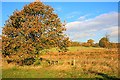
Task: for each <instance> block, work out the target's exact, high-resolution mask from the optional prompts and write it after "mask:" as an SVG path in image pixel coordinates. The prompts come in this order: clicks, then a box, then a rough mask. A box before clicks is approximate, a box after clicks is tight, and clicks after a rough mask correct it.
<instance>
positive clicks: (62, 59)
mask: <svg viewBox="0 0 120 80" xmlns="http://www.w3.org/2000/svg"><path fill="white" fill-rule="evenodd" d="M39 58H40V60H38V62H36V63H35V64H36V65H30V66H25V65H24V66H18V65H15V64H12V63H11V64H8V63H6V62H5V61H4V60H3V65H2V77H3V78H106V79H113V78H119V77H120V76H119V75H118V69H119V67H118V61H119V60H118V49H117V48H112V49H105V48H95V47H69V48H68V51H67V52H57V50H56V49H55V48H53V49H50V50H49V51H48V52H47V53H46V54H45V53H43V54H41V55H40V56H39Z"/></svg>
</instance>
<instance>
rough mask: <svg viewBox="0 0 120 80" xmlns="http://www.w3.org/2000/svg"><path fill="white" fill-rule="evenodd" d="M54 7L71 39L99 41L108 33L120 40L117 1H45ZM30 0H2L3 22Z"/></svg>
mask: <svg viewBox="0 0 120 80" xmlns="http://www.w3.org/2000/svg"><path fill="white" fill-rule="evenodd" d="M44 3H45V4H47V5H50V6H52V7H53V8H54V10H55V13H57V14H58V16H59V18H60V19H61V21H62V22H63V21H64V20H65V21H66V28H67V31H66V32H65V33H66V34H67V35H68V36H69V37H70V39H71V40H73V41H79V42H86V41H87V40H88V39H94V40H95V42H98V41H99V39H100V38H102V37H103V36H105V34H106V33H108V34H110V40H111V41H112V42H117V41H118V36H117V34H118V29H117V28H118V26H117V17H118V16H117V14H118V3H117V2H44ZM26 4H29V3H28V2H2V24H1V25H0V26H4V24H5V21H6V20H7V19H8V18H9V16H10V15H11V14H12V13H13V11H14V10H16V9H17V10H21V9H22V8H23V6H24V5H26Z"/></svg>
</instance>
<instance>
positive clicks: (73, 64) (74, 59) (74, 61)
mask: <svg viewBox="0 0 120 80" xmlns="http://www.w3.org/2000/svg"><path fill="white" fill-rule="evenodd" d="M73 65H74V66H75V57H74V61H73Z"/></svg>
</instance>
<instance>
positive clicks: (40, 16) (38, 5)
mask: <svg viewBox="0 0 120 80" xmlns="http://www.w3.org/2000/svg"><path fill="white" fill-rule="evenodd" d="M65 30H66V29H65V26H64V25H63V24H62V22H61V21H60V18H59V17H58V15H57V14H55V13H54V9H53V8H52V7H50V6H48V5H45V4H43V3H42V2H32V3H30V4H28V5H25V6H24V8H23V9H22V10H20V11H18V10H16V11H14V12H13V14H12V15H11V16H10V17H9V19H8V20H7V21H6V24H5V26H4V28H3V33H2V34H3V35H2V45H3V46H2V50H3V52H2V53H3V55H4V57H7V58H9V59H13V60H24V59H26V58H31V57H36V55H38V54H39V53H40V51H42V50H44V49H49V48H52V47H57V48H59V49H60V50H66V47H67V45H68V43H69V39H68V38H67V37H66V36H65V34H64V33H63V32H64V31H65Z"/></svg>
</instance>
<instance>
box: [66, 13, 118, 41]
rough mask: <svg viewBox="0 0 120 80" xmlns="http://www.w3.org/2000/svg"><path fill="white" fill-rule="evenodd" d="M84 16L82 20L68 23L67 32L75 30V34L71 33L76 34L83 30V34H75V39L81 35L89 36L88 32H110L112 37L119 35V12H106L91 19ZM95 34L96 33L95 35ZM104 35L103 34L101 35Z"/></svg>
mask: <svg viewBox="0 0 120 80" xmlns="http://www.w3.org/2000/svg"><path fill="white" fill-rule="evenodd" d="M80 18H83V19H84V20H82V21H74V22H69V23H67V24H66V28H67V31H66V32H67V33H68V34H69V33H71V32H74V34H72V35H70V37H71V36H74V35H75V34H76V33H78V32H79V33H80V32H82V33H83V34H78V35H77V36H74V39H76V38H77V37H78V36H79V37H82V38H84V37H86V36H89V35H87V34H86V33H92V34H96V32H100V31H101V33H102V32H105V31H106V32H109V33H110V35H111V37H117V35H118V13H117V12H110V13H106V14H101V15H99V16H96V17H94V18H91V19H85V16H81V17H80ZM93 36H95V35H93ZM101 37H103V36H101Z"/></svg>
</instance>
